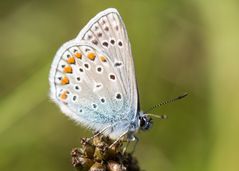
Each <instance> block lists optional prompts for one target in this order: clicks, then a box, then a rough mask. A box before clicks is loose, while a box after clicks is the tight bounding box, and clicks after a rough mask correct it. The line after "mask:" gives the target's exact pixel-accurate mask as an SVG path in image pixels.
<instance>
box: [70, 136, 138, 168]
mask: <svg viewBox="0 0 239 171" xmlns="http://www.w3.org/2000/svg"><path fill="white" fill-rule="evenodd" d="M112 143H114V141H113V140H110V139H109V138H108V137H104V136H103V135H97V136H95V137H93V138H82V139H81V146H82V147H81V148H79V149H78V148H75V149H73V150H72V153H71V156H72V165H73V166H74V167H75V168H77V170H79V171H86V170H90V171H96V170H97V171H108V170H109V171H125V170H130V171H139V170H140V169H139V166H138V162H137V160H136V159H135V158H133V157H132V155H131V154H130V153H127V152H125V151H124V150H123V149H124V148H123V142H122V141H118V142H117V143H115V144H114V145H113V146H111V145H112Z"/></svg>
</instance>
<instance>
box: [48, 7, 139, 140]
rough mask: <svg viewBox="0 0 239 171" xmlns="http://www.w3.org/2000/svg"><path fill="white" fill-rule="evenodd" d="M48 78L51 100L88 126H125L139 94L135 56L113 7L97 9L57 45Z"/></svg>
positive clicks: (95, 128)
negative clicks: (75, 33)
mask: <svg viewBox="0 0 239 171" xmlns="http://www.w3.org/2000/svg"><path fill="white" fill-rule="evenodd" d="M95 26H99V27H98V29H95V28H94V27H95ZM106 27H108V28H107V29H106ZM93 29H95V30H93ZM90 35H91V36H92V37H90ZM96 35H98V37H96ZM89 37H90V38H89ZM92 38H93V39H92ZM112 40H114V41H112ZM96 41H97V42H98V43H96ZM49 81H50V86H51V95H50V96H51V98H52V99H53V101H54V102H55V103H57V104H58V105H59V106H60V108H61V110H62V111H63V113H65V114H66V115H68V116H69V117H70V118H72V119H73V120H75V121H77V122H78V123H81V124H83V125H84V126H86V127H88V128H91V129H93V130H96V131H100V130H102V129H104V128H105V127H107V126H110V125H113V124H114V123H118V122H122V123H123V124H121V125H122V126H121V127H125V123H126V125H127V124H129V123H130V122H131V121H132V120H133V119H134V117H135V115H136V113H137V103H138V94H137V88H136V81H135V75H134V65H133V59H132V55H131V49H130V44H129V41H128V37H127V33H126V30H125V26H124V24H123V21H122V19H121V18H120V15H119V14H118V12H117V11H116V10H115V9H108V10H105V11H103V12H101V13H99V14H98V15H97V16H96V17H94V18H93V19H92V20H91V21H90V22H89V23H88V24H87V25H86V27H85V28H84V29H83V30H82V31H81V32H80V34H79V35H78V36H77V38H76V39H74V40H72V41H69V42H67V43H65V44H64V45H63V46H62V47H61V48H60V49H59V50H58V52H57V53H56V56H55V58H54V61H53V63H52V66H51V71H50V77H49ZM118 125H120V124H118ZM125 129H126V130H127V129H128V128H122V130H119V131H118V135H120V134H121V133H122V132H125ZM109 133H110V132H109ZM118 135H117V136H118ZM115 136H116V134H115Z"/></svg>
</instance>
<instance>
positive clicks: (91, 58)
mask: <svg viewBox="0 0 239 171" xmlns="http://www.w3.org/2000/svg"><path fill="white" fill-rule="evenodd" d="M87 57H88V58H89V59H90V60H92V61H93V60H95V57H96V55H95V53H93V52H91V53H88V55H87Z"/></svg>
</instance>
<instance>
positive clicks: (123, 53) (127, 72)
mask: <svg viewBox="0 0 239 171" xmlns="http://www.w3.org/2000/svg"><path fill="white" fill-rule="evenodd" d="M76 40H77V41H82V40H85V41H88V42H91V43H92V44H94V45H95V46H97V47H98V48H100V49H101V50H102V51H103V52H104V53H106V54H107V56H108V57H109V58H110V59H111V61H112V63H113V66H114V67H115V68H116V69H117V71H118V73H119V78H120V79H121V80H122V87H123V89H124V91H125V92H126V94H127V97H128V99H129V106H130V108H129V109H128V110H130V112H129V113H136V112H137V109H138V92H137V86H136V79H135V71H134V63H133V58H132V53H131V47H130V42H129V39H128V35H127V31H126V28H125V25H124V23H123V20H122V18H121V16H120V14H119V13H118V11H117V10H116V9H113V8H109V9H107V10H105V11H102V12H100V13H99V14H97V15H96V16H95V17H94V18H93V19H91V20H90V21H89V23H88V24H87V25H86V26H85V27H84V28H83V29H82V31H81V32H80V33H79V35H78V36H77V38H76ZM122 112H127V111H122Z"/></svg>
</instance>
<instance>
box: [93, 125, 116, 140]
mask: <svg viewBox="0 0 239 171" xmlns="http://www.w3.org/2000/svg"><path fill="white" fill-rule="evenodd" d="M110 127H112V125H108V126H106V127H105V128H104V129H102V130H101V131H99V132H97V133H96V134H95V135H93V136H92V137H90V138H89V141H90V140H92V139H94V138H95V137H97V136H98V135H100V134H102V133H103V132H105V131H106V130H107V129H108V128H110Z"/></svg>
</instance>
